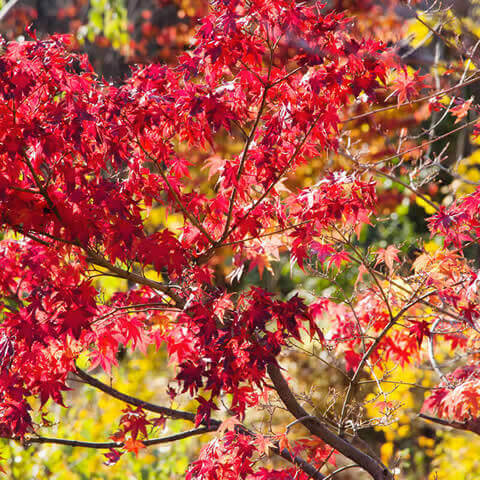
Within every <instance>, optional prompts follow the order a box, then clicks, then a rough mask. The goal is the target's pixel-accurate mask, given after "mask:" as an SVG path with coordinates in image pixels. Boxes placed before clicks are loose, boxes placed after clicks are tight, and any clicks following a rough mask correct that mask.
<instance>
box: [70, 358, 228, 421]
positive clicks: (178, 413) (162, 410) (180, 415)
mask: <svg viewBox="0 0 480 480" xmlns="http://www.w3.org/2000/svg"><path fill="white" fill-rule="evenodd" d="M75 373H76V375H77V376H78V377H80V378H81V379H82V380H83V381H84V382H85V383H88V384H89V385H91V386H92V387H95V388H96V389H98V390H101V391H102V392H104V393H106V394H107V395H110V396H111V397H114V398H116V399H117V400H121V401H122V402H125V403H128V404H130V405H134V406H135V407H140V408H143V409H144V410H148V411H149V412H154V413H159V414H160V415H165V416H166V417H170V418H174V419H181V420H187V421H189V422H195V414H194V413H190V412H184V411H182V410H174V409H172V408H168V407H163V406H161V405H156V404H154V403H150V402H146V401H144V400H141V399H139V398H136V397H132V396H130V395H127V394H126V393H122V392H119V391H118V390H116V389H115V388H113V387H110V386H108V385H107V384H105V383H103V382H101V381H100V380H97V379H96V378H95V377H92V376H91V375H89V374H88V373H87V372H85V371H83V370H82V369H81V368H78V367H77V368H76V370H75ZM209 426H212V427H215V428H218V427H219V426H220V422H219V421H218V420H213V419H210V421H209Z"/></svg>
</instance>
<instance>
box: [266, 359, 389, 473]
mask: <svg viewBox="0 0 480 480" xmlns="http://www.w3.org/2000/svg"><path fill="white" fill-rule="evenodd" d="M267 370H268V374H269V376H270V378H271V380H272V382H273V385H274V386H275V390H276V391H277V393H278V395H279V397H280V399H281V400H282V402H283V403H284V405H285V406H286V407H287V409H288V411H289V412H290V413H291V414H292V415H293V416H294V417H295V418H297V419H302V418H303V419H302V420H301V422H302V424H303V425H304V426H305V427H306V428H307V429H308V430H309V431H310V432H311V433H312V434H313V435H316V436H317V437H319V438H320V439H322V440H323V441H324V442H325V443H327V444H328V445H330V446H331V447H333V448H335V450H337V451H338V452H340V453H341V454H342V455H345V456H346V457H348V458H350V460H353V461H354V462H356V463H357V464H358V465H359V466H360V467H361V468H363V469H364V470H365V471H367V472H368V473H369V474H370V475H371V476H372V478H374V479H375V480H393V478H394V477H393V475H392V473H391V472H390V471H389V470H388V468H387V467H385V465H383V464H382V463H381V462H379V461H378V460H376V459H375V458H373V457H371V456H370V455H367V454H366V453H364V452H362V451H361V450H359V449H358V448H357V447H355V446H354V445H352V444H351V443H350V442H348V441H347V440H345V439H343V438H342V437H340V436H338V435H336V434H335V433H333V432H332V431H331V430H329V429H328V428H327V427H326V426H325V425H324V424H323V423H322V422H321V421H320V420H319V419H318V418H317V417H313V416H311V415H309V414H308V413H307V412H306V410H305V409H304V408H303V407H302V406H301V405H300V403H298V401H297V399H296V398H295V396H294V394H293V393H292V391H291V390H290V387H289V386H288V383H287V381H286V380H285V378H284V377H283V375H282V373H281V371H280V368H279V367H278V365H275V364H274V363H269V364H268V366H267Z"/></svg>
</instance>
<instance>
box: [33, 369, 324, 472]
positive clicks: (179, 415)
mask: <svg viewBox="0 0 480 480" xmlns="http://www.w3.org/2000/svg"><path fill="white" fill-rule="evenodd" d="M75 373H76V375H77V376H78V377H79V378H81V379H82V380H83V381H84V382H86V383H87V384H88V385H91V386H92V387H95V388H97V389H98V390H101V391H102V392H104V393H106V394H107V395H110V396H111V397H113V398H116V399H117V400H120V401H122V402H125V403H128V404H130V405H134V406H136V407H140V408H143V409H144V410H148V411H149V412H154V413H159V414H160V415H165V416H167V417H170V418H174V419H181V420H187V421H189V422H194V421H195V414H194V413H191V412H184V411H182V410H174V409H172V408H168V407H162V406H161V405H156V404H154V403H150V402H145V401H143V400H140V399H139V398H136V397H132V396H130V395H127V394H125V393H122V392H119V391H118V390H116V389H115V388H113V387H110V386H108V385H106V384H105V383H103V382H101V381H100V380H97V379H96V378H94V377H92V376H91V375H89V374H88V373H87V372H85V371H84V370H82V369H81V368H78V367H76V370H75ZM202 423H203V424H206V422H202ZM220 425H221V422H220V421H218V420H214V419H213V418H211V419H210V420H209V422H208V425H206V427H202V428H205V432H211V431H215V430H217V429H218V427H219V426H220ZM198 430H200V429H196V430H189V431H188V432H194V431H198ZM238 431H239V432H240V433H243V434H245V435H250V436H255V434H254V433H253V432H252V431H251V430H249V429H248V428H245V427H244V426H239V427H238ZM188 432H183V435H185V436H184V437H179V438H176V439H174V438H173V436H170V437H165V438H170V440H165V441H164V442H163V443H165V442H166V441H174V440H180V438H186V437H187V436H192V435H195V434H194V433H190V434H188V435H187V433H188ZM178 435H182V434H178ZM50 440H52V439H50ZM53 440H57V441H56V442H50V443H61V444H62V445H71V446H79V447H82V446H83V447H90V448H116V447H115V446H114V447H107V446H103V447H102V446H99V445H107V443H103V444H102V443H92V442H77V441H75V440H62V439H53ZM154 440H158V441H157V442H156V443H162V442H160V441H159V440H161V439H152V440H151V442H153V441H154ZM72 442H74V443H72ZM36 443H49V442H48V441H47V440H45V441H36ZM114 443H118V442H114ZM143 443H144V444H145V445H153V443H147V441H145V442H143ZM108 444H111V442H110V443H108ZM118 446H121V445H118ZM273 451H274V453H275V454H276V455H279V456H281V457H282V458H284V459H285V460H287V461H288V462H290V463H293V464H294V465H297V466H298V468H300V469H301V470H302V471H303V472H305V473H306V474H307V475H310V477H311V478H313V479H314V480H323V478H324V475H322V474H321V473H320V472H319V471H318V470H317V469H316V468H315V467H314V466H313V465H311V464H310V463H308V462H307V461H305V460H303V459H302V458H300V457H298V456H296V455H292V454H290V452H289V451H288V450H286V449H283V450H280V449H279V448H278V446H276V447H275V448H274V449H273Z"/></svg>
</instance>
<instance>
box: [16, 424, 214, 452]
mask: <svg viewBox="0 0 480 480" xmlns="http://www.w3.org/2000/svg"><path fill="white" fill-rule="evenodd" d="M216 429H217V427H216V426H210V427H200V428H194V429H192V430H187V431H185V432H181V433H176V434H174V435H168V436H166V437H160V438H152V439H149V440H142V443H143V445H145V446H146V447H149V446H152V445H160V444H162V443H171V442H176V441H178V440H182V439H184V438H188V437H193V436H195V435H203V434H204V433H209V432H213V431H215V430H216ZM33 443H52V444H57V445H67V446H70V447H84V448H95V449H110V448H121V447H123V446H124V442H85V441H82V440H70V439H65V438H48V437H32V438H29V439H26V440H25V441H24V445H25V446H26V447H28V446H30V445H31V444H33Z"/></svg>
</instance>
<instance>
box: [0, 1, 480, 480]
mask: <svg viewBox="0 0 480 480" xmlns="http://www.w3.org/2000/svg"><path fill="white" fill-rule="evenodd" d="M12 3H14V5H13V6H12V7H11V8H10V10H9V11H8V13H7V14H6V15H5V16H4V17H3V18H2V19H1V22H0V32H1V33H2V35H3V36H4V37H6V38H7V39H15V38H19V37H20V36H22V35H23V34H24V29H25V26H26V25H28V24H30V23H33V24H34V26H35V28H36V29H37V31H38V32H39V34H40V35H47V34H49V33H72V34H73V35H75V37H76V39H77V43H76V48H77V49H79V50H83V51H85V52H86V53H88V55H89V57H90V60H91V62H92V64H93V66H94V69H95V70H96V71H97V72H98V73H99V74H100V75H103V76H104V77H105V78H106V79H107V80H108V81H114V82H120V81H121V79H122V78H124V77H125V76H126V75H128V72H129V69H130V65H132V64H136V63H147V62H152V61H159V62H166V63H172V62H174V61H175V58H176V56H177V55H178V54H179V53H180V52H182V51H184V50H186V49H189V48H191V38H192V32H193V29H194V28H195V25H196V23H197V20H198V19H199V18H200V17H201V16H203V15H204V14H205V13H206V12H208V2H207V1H206V0H90V1H89V0H20V1H17V2H8V1H5V0H3V1H2V0H0V8H2V7H6V6H10V5H11V4H12ZM415 7H416V8H417V9H418V10H416V9H415V8H413V7H412V6H410V5H409V4H408V3H403V2H400V1H398V2H397V1H387V2H375V1H371V0H360V1H355V0H343V1H342V0H332V1H329V2H327V6H326V9H327V10H328V9H332V10H345V11H346V12H347V13H348V14H351V15H353V16H355V17H356V19H357V21H356V24H355V27H354V28H355V29H356V31H357V32H358V34H359V35H370V36H373V37H376V38H380V39H382V40H384V41H385V42H388V43H389V45H391V46H392V47H394V48H395V49H396V52H397V54H398V55H400V56H401V57H403V59H404V61H405V63H406V64H407V65H409V67H410V68H413V69H415V70H417V69H419V68H421V72H422V74H425V73H428V74H430V75H431V77H432V79H433V81H434V82H437V86H438V88H442V85H443V83H442V80H443V79H444V78H446V77H448V78H447V79H448V81H449V82H452V81H454V80H459V79H460V78H461V76H462V75H463V74H464V72H465V71H467V72H468V74H471V73H474V72H476V70H477V63H476V61H475V59H476V58H479V59H480V49H479V55H476V53H475V52H476V50H474V55H473V60H474V61H470V62H469V61H468V60H465V59H464V58H461V55H460V54H459V51H458V49H455V47H454V45H464V46H465V48H467V47H471V46H472V45H473V46H475V45H477V42H478V41H479V40H480V18H479V16H478V13H479V7H478V5H477V2H476V1H474V0H473V1H470V2H469V1H456V2H455V1H454V2H453V3H452V8H450V9H446V10H444V11H442V13H441V15H440V14H429V13H425V11H424V9H425V8H426V4H422V3H420V4H417V5H416V6H415ZM422 7H424V8H423V10H422ZM439 25H441V29H438V26H439ZM434 31H441V34H442V36H443V39H439V37H438V36H436V35H435V34H434ZM452 79H453V80H452ZM456 95H457V96H458V97H462V98H464V99H468V98H470V97H471V96H472V95H474V96H475V95H478V92H477V91H476V88H475V87H473V86H470V87H466V88H464V89H463V90H461V91H460V92H458V91H457V92H456ZM384 100H385V101H386V102H387V103H388V102H390V101H393V100H389V99H384ZM450 100H451V98H450V97H448V98H447V99H446V100H444V101H447V102H448V101H450ZM453 100H454V99H453ZM417 105H418V106H412V107H410V108H404V109H391V110H389V111H386V112H383V113H381V114H378V115H374V116H366V117H363V118H360V119H357V120H353V121H348V120H349V119H350V118H351V117H353V116H358V115H361V114H363V113H366V110H365V108H366V107H365V104H362V103H361V102H360V103H357V104H355V105H354V106H353V107H352V109H351V111H350V112H345V128H344V133H345V135H348V136H349V137H350V139H351V144H352V148H353V149H354V150H355V151H356V152H357V153H358V152H360V153H361V158H362V163H363V164H369V163H373V162H375V161H377V160H378V159H382V158H386V157H393V160H392V162H397V164H398V168H397V170H396V171H397V173H398V176H399V178H400V179H402V180H403V181H404V182H405V183H407V184H408V183H409V182H410V181H411V179H412V178H411V177H409V176H408V175H409V174H410V175H411V172H412V166H413V171H414V172H415V166H416V165H417V162H418V161H419V157H420V150H419V151H418V152H416V151H412V152H411V154H410V155H408V156H402V160H401V161H400V160H399V158H395V154H396V153H397V152H398V148H399V145H401V150H402V151H404V150H408V149H410V148H413V147H415V146H416V145H418V139H416V138H410V137H408V136H407V134H406V132H407V131H408V132H409V133H411V132H412V131H414V132H415V131H416V132H422V129H428V128H429V127H430V126H431V125H432V122H435V121H436V120H438V118H437V117H435V115H433V116H432V114H431V112H430V111H429V109H428V108H425V107H424V105H422V104H417ZM453 125H454V123H453V119H451V118H450V119H449V118H446V119H445V121H442V123H441V124H439V126H438V128H436V129H435V135H441V134H442V133H445V132H446V131H448V130H450V129H452V127H453ZM470 133H471V132H469V131H468V130H462V131H460V132H459V133H458V134H457V135H452V136H450V137H448V139H446V140H445V142H438V143H436V144H435V145H434V146H433V147H432V148H431V150H430V151H429V152H428V155H429V156H430V158H432V159H435V158H436V155H440V153H442V152H443V155H444V161H443V162H435V161H432V163H431V165H427V167H428V168H427V167H425V166H424V165H419V167H418V168H417V171H418V172H417V174H418V176H419V177H422V175H423V177H422V178H418V181H419V183H422V182H423V186H422V187H421V188H422V189H423V192H424V193H425V195H428V196H429V198H432V199H433V200H434V201H436V202H437V203H439V204H445V205H448V204H449V203H451V202H452V201H453V200H454V199H455V198H460V197H461V196H463V195H466V194H468V193H470V192H472V191H473V189H475V188H476V186H477V184H478V183H479V181H480V145H477V144H476V143H475V142H473V141H472V140H471V138H470ZM179 148H181V147H179ZM241 148H242V145H241V144H240V143H235V142H232V141H231V140H230V139H227V138H226V137H225V139H224V142H222V141H221V140H219V141H218V145H216V149H217V150H216V152H215V154H216V155H232V154H234V153H236V152H238V151H240V150H241ZM424 153H425V152H424ZM188 154H189V155H191V156H194V157H195V160H199V159H200V160H207V158H208V155H207V154H206V153H205V152H195V151H194V152H191V151H189V152H188ZM193 163H197V162H193ZM403 163H404V164H403ZM407 166H408V168H407ZM420 167H422V168H420ZM336 168H345V169H350V168H352V163H351V162H350V161H349V159H348V158H346V157H343V156H341V155H338V156H333V155H331V154H330V155H327V154H325V153H324V152H319V155H318V157H317V158H315V159H313V160H312V162H311V163H309V164H308V165H305V166H303V167H301V168H300V169H299V170H298V171H297V172H296V174H295V176H294V177H291V178H290V179H289V181H288V182H287V187H288V188H291V189H295V188H299V187H303V186H308V185H312V184H314V183H316V182H317V181H318V180H319V179H320V178H321V177H322V175H323V174H324V173H325V172H326V171H327V170H333V169H336ZM428 169H429V170H428ZM426 170H428V172H429V174H428V175H425V171H426ZM195 173H196V177H195V178H196V181H197V185H198V186H201V185H203V181H202V180H203V179H204V178H205V175H206V172H205V171H203V170H201V169H199V170H198V171H197V172H195ZM378 192H379V205H378V210H379V212H378V214H379V216H378V220H377V221H376V222H375V224H374V225H372V226H370V227H368V228H364V230H363V231H362V232H361V234H360V237H359V239H358V242H357V247H358V248H359V249H360V250H361V251H362V252H364V254H365V255H366V256H368V255H369V251H371V250H372V249H375V248H386V247H387V246H388V245H391V244H396V245H399V246H400V247H401V250H402V255H403V257H402V258H405V259H406V265H405V268H406V269H409V268H410V267H411V263H412V262H413V261H414V258H415V251H416V249H418V248H425V250H426V251H427V252H434V251H435V250H436V249H437V248H438V247H439V245H438V243H437V242H436V240H435V239H430V238H429V235H428V233H427V229H426V223H425V221H424V218H425V217H426V216H428V215H429V214H431V213H432V211H430V209H431V207H430V206H429V205H428V204H427V203H425V202H423V201H421V200H418V199H416V198H415V196H414V195H412V194H411V193H410V192H409V191H408V189H406V188H405V187H404V186H403V185H401V184H399V183H396V182H394V181H392V180H391V179H388V178H384V179H380V180H379V185H378ZM206 193H207V192H206ZM181 221H182V218H180V217H179V216H169V217H168V216H166V212H165V211H164V209H163V208H162V207H155V208H153V209H152V211H151V213H150V216H149V218H148V220H147V222H148V224H149V225H150V227H151V228H152V229H154V228H155V227H156V226H158V225H160V224H164V225H166V226H168V227H169V228H171V229H172V231H175V225H176V224H177V225H178V223H179V222H181ZM274 250H275V249H274ZM278 252H279V254H278V257H277V256H276V255H271V254H270V255H268V254H265V256H264V257H263V258H261V259H258V258H257V259H254V260H255V261H253V260H252V263H251V269H250V271H249V272H246V273H245V274H244V275H243V277H242V279H241V280H240V282H234V283H233V284H231V283H229V282H228V280H227V279H228V276H229V274H231V273H232V271H233V267H232V258H231V252H229V251H228V249H223V250H222V251H221V252H219V254H218V257H217V258H215V259H214V262H215V263H216V265H217V270H218V271H217V274H218V283H219V285H224V286H225V287H226V288H227V289H229V290H231V291H238V290H241V289H242V288H244V287H245V286H246V285H251V284H256V285H261V286H264V287H266V288H268V289H270V290H272V291H275V292H277V293H278V294H279V295H281V296H283V297H285V298H288V297H290V296H292V295H294V294H295V293H298V294H300V295H301V296H302V297H304V298H307V299H312V298H313V297H314V296H319V295H325V296H333V297H336V298H340V299H348V297H349V295H350V294H351V292H352V290H353V286H354V284H355V282H356V281H357V278H358V273H359V272H358V269H357V268H356V267H355V266H349V267H348V268H346V269H343V270H341V272H338V275H335V276H334V278H332V277H331V276H330V277H327V276H325V275H322V270H321V268H319V267H318V265H315V259H312V262H311V268H310V269H306V271H302V270H300V269H299V268H298V267H293V268H291V267H290V263H289V259H288V258H287V257H286V256H285V255H284V254H283V253H282V252H281V246H280V247H279V250H278ZM476 253H478V252H474V253H473V256H475V254H476ZM409 262H410V264H409ZM97 286H98V288H99V289H101V290H103V294H104V295H105V297H106V298H108V297H109V296H111V295H112V294H113V293H114V292H115V291H117V290H124V289H127V288H128V285H127V284H126V283H125V282H124V281H122V280H118V279H114V278H110V277H101V278H100V279H99V280H98V284H97ZM317 347H318V346H317ZM312 348H315V345H312ZM439 354H440V355H441V352H439ZM327 360H328V362H325V358H323V359H320V358H319V357H316V356H314V355H305V356H302V355H300V354H299V353H298V352H293V350H292V352H291V353H289V354H287V356H286V357H285V358H284V359H282V362H283V364H284V365H285V366H286V367H287V368H288V371H289V374H290V375H291V376H292V377H293V378H296V379H297V381H298V383H299V388H298V390H299V391H310V392H312V394H311V398H312V401H314V402H318V408H319V409H320V410H322V409H323V410H325V409H327V408H329V406H330V407H331V406H332V405H333V407H332V408H333V410H335V409H337V408H338V406H339V405H341V398H342V395H343V394H344V391H345V387H346V383H345V381H344V379H342V376H341V374H339V372H338V371H337V370H336V369H335V364H336V363H337V362H338V361H339V359H336V358H328V359H327ZM94 373H95V374H96V375H98V377H99V378H100V379H101V380H103V381H105V382H106V383H110V382H112V385H113V386H114V387H115V388H117V389H119V390H121V391H123V392H125V393H130V394H132V395H136V396H139V397H141V398H143V399H145V400H151V401H157V402H159V403H161V404H164V405H169V400H168V396H167V394H166V390H167V388H168V379H169V378H171V376H172V375H171V371H170V369H169V366H168V361H167V357H166V352H165V351H163V350H160V353H158V354H156V355H147V356H144V355H140V354H137V353H134V354H132V353H125V355H124V356H123V357H122V358H119V367H118V368H115V369H114V370H113V371H112V374H111V377H108V376H107V375H106V374H103V375H102V374H101V373H100V372H94ZM389 381H390V382H391V393H390V400H391V401H392V402H394V403H396V408H395V409H394V412H393V413H392V416H391V422H389V424H388V425H378V426H376V427H375V428H371V427H370V428H368V429H366V430H365V431H364V432H362V437H363V438H364V439H365V440H366V441H367V442H368V443H369V444H370V445H371V446H372V448H373V450H375V451H376V452H377V453H379V454H380V455H381V458H382V460H383V461H384V462H385V463H387V464H389V465H390V466H392V467H398V468H399V472H401V476H400V477H399V478H405V479H412V480H413V479H424V478H428V477H430V478H431V479H437V478H438V479H439V480H444V479H457V478H461V479H474V478H479V476H480V460H479V458H478V453H477V452H478V450H479V448H480V438H479V437H478V436H475V435H473V434H471V433H465V434H459V433H458V432H455V434H452V433H451V432H449V431H448V430H447V429H442V428H441V427H438V426H433V425H429V424H426V423H425V422H422V421H420V420H419V419H417V418H416V416H417V414H418V412H419V410H420V408H421V405H422V403H423V398H424V396H425V395H426V393H427V392H428V389H429V388H430V387H431V386H432V385H433V384H434V382H435V381H436V379H435V378H434V374H433V372H431V371H428V370H425V369H422V368H418V367H415V366H413V365H406V366H403V367H402V366H399V365H392V369H391V373H390V375H389ZM333 383H334V384H335V388H334V389H333V390H332V389H331V386H332V384H333ZM362 388H363V390H364V392H362V394H363V396H364V399H365V402H366V403H365V409H364V410H365V411H364V415H366V417H367V418H370V419H374V418H379V417H381V416H382V412H381V411H379V408H378V406H376V402H375V398H373V397H372V394H371V392H370V391H369V383H368V381H366V382H365V384H364V385H362ZM67 404H68V405H71V406H70V407H69V408H67V409H62V408H61V407H59V406H56V407H54V408H57V409H58V410H61V412H60V411H59V412H58V413H59V416H60V417H61V418H62V419H63V420H62V422H59V423H57V424H54V425H53V427H52V428H50V429H49V430H48V436H52V434H54V435H55V436H57V437H59V438H75V439H82V440H90V441H105V440H107V439H108V437H109V436H110V435H111V434H113V433H114V431H113V430H112V426H115V425H118V420H119V418H120V416H121V412H122V409H124V408H125V405H124V404H122V403H121V402H117V401H116V400H112V399H111V398H109V397H107V396H106V395H104V394H101V393H98V392H96V391H93V390H92V389H90V388H88V387H83V386H81V385H78V386H77V385H75V388H74V389H73V390H72V391H71V392H69V393H68V395H67ZM181 407H182V408H184V409H190V410H192V411H193V408H194V404H193V403H192V404H191V405H190V404H188V403H185V404H184V405H181ZM258 420H259V421H260V420H262V418H261V417H259V418H258ZM40 421H41V419H39V422H40ZM43 421H45V420H43ZM274 427H275V426H274ZM176 428H177V425H176V423H175V422H172V423H169V427H168V429H169V433H173V432H175V431H176ZM180 428H181V425H180V424H179V425H178V431H180ZM277 433H280V431H279V432H277ZM301 434H302V431H301V427H298V431H297V430H295V431H294V432H293V433H292V435H293V437H295V435H297V436H301ZM210 436H211V435H210ZM206 438H209V437H208V436H206ZM204 441H205V438H202V437H200V438H197V439H193V440H192V439H187V440H184V441H180V442H176V443H173V444H168V445H162V446H160V447H154V448H149V449H144V450H142V451H140V452H139V453H138V456H135V455H134V454H129V455H124V456H123V458H122V459H121V460H120V461H119V462H118V463H117V464H116V465H114V466H110V467H108V466H105V465H104V463H103V462H104V461H105V458H104V457H103V456H102V455H101V454H99V452H98V451H96V450H87V449H78V448H71V447H62V446H58V445H35V446H29V447H27V446H22V445H20V444H18V443H14V442H9V443H6V442H3V447H2V449H1V455H2V457H3V458H5V459H6V462H7V464H8V467H9V469H8V473H7V475H8V476H9V478H12V479H17V480H23V479H30V478H31V479H39V480H43V479H55V480H63V479H65V480H66V479H69V480H70V479H79V480H80V479H81V480H83V479H85V480H86V479H112V480H114V479H115V480H116V479H118V480H120V479H142V480H150V479H154V478H155V479H156V480H167V479H176V478H183V476H184V472H185V469H186V466H187V464H188V463H189V462H190V461H191V460H192V459H193V458H195V456H196V454H197V453H198V449H199V446H200V445H201V443H203V442H204ZM394 452H395V454H394ZM398 452H400V453H399V454H398ZM338 478H343V479H349V478H364V477H363V476H361V474H359V473H358V472H357V471H355V472H354V473H351V471H345V472H344V473H342V474H341V475H338Z"/></svg>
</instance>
